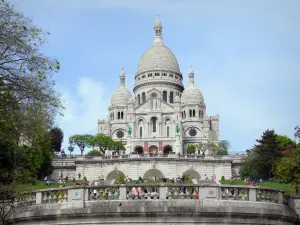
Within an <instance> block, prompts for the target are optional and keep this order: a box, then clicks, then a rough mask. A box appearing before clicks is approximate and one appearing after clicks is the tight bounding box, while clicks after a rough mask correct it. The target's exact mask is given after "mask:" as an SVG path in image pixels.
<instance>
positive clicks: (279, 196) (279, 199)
mask: <svg viewBox="0 0 300 225" xmlns="http://www.w3.org/2000/svg"><path fill="white" fill-rule="evenodd" d="M278 204H283V193H282V192H281V191H280V192H278Z"/></svg>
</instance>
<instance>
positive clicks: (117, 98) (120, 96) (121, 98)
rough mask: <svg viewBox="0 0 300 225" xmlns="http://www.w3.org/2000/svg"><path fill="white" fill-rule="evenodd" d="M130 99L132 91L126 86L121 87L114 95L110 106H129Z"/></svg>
mask: <svg viewBox="0 0 300 225" xmlns="http://www.w3.org/2000/svg"><path fill="white" fill-rule="evenodd" d="M130 98H132V96H131V93H130V91H129V90H128V89H127V88H126V87H125V86H120V87H119V88H118V89H117V90H116V91H115V93H114V94H113V96H112V98H111V101H110V104H111V106H113V105H114V106H116V105H127V103H128V101H129V100H130Z"/></svg>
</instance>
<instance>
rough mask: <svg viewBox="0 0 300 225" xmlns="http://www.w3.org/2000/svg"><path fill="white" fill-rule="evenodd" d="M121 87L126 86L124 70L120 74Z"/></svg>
mask: <svg viewBox="0 0 300 225" xmlns="http://www.w3.org/2000/svg"><path fill="white" fill-rule="evenodd" d="M120 86H125V72H124V70H123V68H122V70H121V73H120Z"/></svg>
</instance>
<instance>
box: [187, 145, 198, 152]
mask: <svg viewBox="0 0 300 225" xmlns="http://www.w3.org/2000/svg"><path fill="white" fill-rule="evenodd" d="M196 148H197V145H196V144H189V145H188V153H190V154H192V153H193V154H194V153H195V152H196Z"/></svg>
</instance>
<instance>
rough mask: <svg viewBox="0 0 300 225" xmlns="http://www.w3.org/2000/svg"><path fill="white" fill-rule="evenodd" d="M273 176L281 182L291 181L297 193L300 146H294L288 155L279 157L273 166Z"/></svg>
mask: <svg viewBox="0 0 300 225" xmlns="http://www.w3.org/2000/svg"><path fill="white" fill-rule="evenodd" d="M273 171H274V174H275V177H276V179H277V180H278V181H280V182H282V183H291V184H293V185H295V186H296V192H297V193H299V185H300V147H298V148H296V149H295V150H294V151H293V152H292V153H291V154H290V155H289V156H288V157H283V158H281V159H279V160H278V161H277V162H276V163H275V164H274V166H273Z"/></svg>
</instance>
